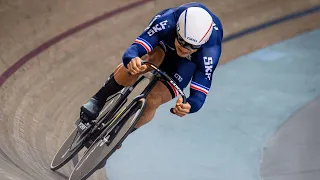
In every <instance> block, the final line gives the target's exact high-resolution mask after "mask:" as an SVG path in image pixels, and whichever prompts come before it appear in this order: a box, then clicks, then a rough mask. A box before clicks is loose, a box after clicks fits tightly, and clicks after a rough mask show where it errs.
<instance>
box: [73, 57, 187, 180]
mask: <svg viewBox="0 0 320 180" xmlns="http://www.w3.org/2000/svg"><path fill="white" fill-rule="evenodd" d="M142 64H146V65H147V66H149V67H151V68H152V69H153V70H152V71H149V72H147V73H145V74H143V75H142V76H140V77H139V78H138V79H137V81H136V82H135V83H134V84H133V85H132V86H129V87H128V88H126V89H125V90H124V91H123V92H122V93H121V94H120V97H119V98H118V99H117V100H116V103H114V104H111V105H114V106H113V107H111V108H110V110H109V113H108V114H107V115H106V117H112V119H110V120H109V121H108V122H107V123H106V125H105V126H104V128H103V130H102V131H100V132H99V135H98V136H97V137H96V138H95V140H94V142H92V143H91V145H90V147H89V148H88V149H87V150H86V152H85V154H84V155H83V156H82V158H81V159H80V160H79V162H78V163H77V165H76V166H75V167H74V169H73V171H72V173H71V175H70V177H69V180H83V179H87V178H88V177H90V176H91V175H92V174H93V173H94V172H95V171H96V170H98V169H100V168H102V167H104V166H105V164H106V161H107V159H108V158H109V157H110V156H111V155H112V154H113V153H114V152H115V151H116V150H117V149H118V147H119V145H121V144H122V142H123V141H124V140H125V139H126V138H127V136H128V135H129V134H130V133H131V131H132V130H133V128H134V126H135V125H136V123H137V122H138V121H139V119H140V117H141V116H142V114H143V112H144V110H145V107H146V97H147V95H148V94H149V93H150V92H151V90H152V89H153V88H154V86H155V85H156V83H157V82H158V81H166V82H168V83H170V84H172V85H173V86H174V87H175V88H176V89H177V91H178V92H179V94H180V95H181V96H182V98H183V103H186V95H185V94H184V92H183V91H182V90H181V89H180V88H179V87H178V86H177V84H176V83H175V82H174V80H172V79H171V78H170V77H169V76H168V75H167V74H166V73H165V72H163V71H162V70H160V69H159V68H157V67H156V66H155V65H154V64H152V63H150V62H146V61H143V62H142ZM145 78H147V79H149V80H150V81H149V83H148V84H147V86H146V87H145V88H144V89H143V91H142V93H140V94H139V95H138V96H136V97H135V98H133V100H132V101H131V102H130V103H129V104H128V105H127V106H125V107H122V106H123V104H124V103H123V102H124V101H127V97H128V95H129V94H130V93H131V92H132V91H133V89H134V88H135V87H136V86H137V85H138V84H139V83H140V82H141V81H142V80H143V79H145ZM119 108H122V109H121V110H120V109H119ZM115 112H117V113H115ZM170 112H171V113H173V108H171V109H170Z"/></svg>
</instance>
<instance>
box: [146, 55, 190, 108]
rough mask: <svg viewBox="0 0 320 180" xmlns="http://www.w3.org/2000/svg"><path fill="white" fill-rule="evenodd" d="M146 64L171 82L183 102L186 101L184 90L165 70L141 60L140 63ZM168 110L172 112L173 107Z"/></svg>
mask: <svg viewBox="0 0 320 180" xmlns="http://www.w3.org/2000/svg"><path fill="white" fill-rule="evenodd" d="M144 64H145V65H147V66H149V67H151V68H152V69H154V70H155V71H157V72H158V73H159V74H160V75H161V77H162V78H163V79H164V80H165V81H167V82H168V83H170V84H172V85H173V87H175V88H176V89H177V91H178V92H179V94H180V95H181V96H182V99H183V100H182V101H183V103H184V104H185V103H187V97H186V95H185V94H184V92H183V91H182V90H181V89H180V88H179V87H178V85H177V84H176V83H175V81H174V80H173V79H172V78H171V77H170V76H168V75H167V74H166V73H165V72H163V71H161V70H160V69H159V68H158V67H157V66H155V65H154V64H152V63H151V62H147V61H142V62H141V65H144ZM170 112H171V113H173V108H171V109H170Z"/></svg>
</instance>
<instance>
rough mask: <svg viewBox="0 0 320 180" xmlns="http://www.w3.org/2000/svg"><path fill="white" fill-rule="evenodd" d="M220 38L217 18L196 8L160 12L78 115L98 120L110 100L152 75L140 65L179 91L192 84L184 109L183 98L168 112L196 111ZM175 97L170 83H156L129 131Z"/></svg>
mask: <svg viewBox="0 0 320 180" xmlns="http://www.w3.org/2000/svg"><path fill="white" fill-rule="evenodd" d="M222 39H223V27H222V24H221V22H220V20H219V18H218V17H217V16H216V15H215V14H213V13H212V12H211V11H210V10H209V9H208V8H207V7H206V6H205V5H203V4H201V3H197V2H192V3H186V4H182V5H180V6H177V7H173V8H168V9H165V10H163V11H161V12H159V13H158V14H156V16H154V17H153V18H152V20H151V21H150V23H149V26H148V27H147V28H146V29H145V30H144V31H143V32H142V33H141V35H140V36H139V37H137V38H136V39H135V41H134V42H133V43H132V44H131V45H130V46H129V47H128V49H127V50H126V51H125V53H124V54H123V57H122V62H123V63H121V64H119V65H118V67H117V68H115V70H114V71H113V73H111V75H110V76H109V77H108V79H107V80H106V82H105V83H104V85H103V86H102V87H101V89H99V91H98V92H97V93H96V94H94V95H93V96H92V97H91V98H90V99H89V101H88V102H87V103H85V104H84V105H83V106H82V107H81V112H83V113H84V114H85V115H86V116H87V117H89V119H92V120H93V119H95V118H97V117H98V115H99V112H100V111H101V110H102V108H103V106H104V105H105V102H106V99H107V98H108V97H109V96H111V95H113V94H115V93H117V92H119V91H121V90H122V89H123V88H124V87H126V86H130V85H131V84H133V83H134V82H135V81H136V80H137V78H138V76H139V75H141V74H143V73H146V72H147V71H150V70H151V69H149V68H147V66H146V65H141V61H142V60H145V61H150V62H152V63H153V64H155V65H156V66H158V67H159V68H160V69H161V70H163V71H164V72H166V73H167V74H168V75H169V76H170V77H171V78H172V79H173V80H174V81H175V82H176V83H177V85H178V86H179V87H180V88H181V89H184V88H186V87H187V85H188V84H189V83H190V81H191V83H190V96H189V97H188V98H187V103H186V104H183V103H182V98H178V99H177V101H176V105H175V107H174V109H173V113H175V114H176V115H178V116H180V117H183V116H185V115H187V114H190V113H195V112H197V111H199V110H200V109H201V107H202V106H203V104H204V103H205V100H206V96H207V95H208V93H209V90H210V87H211V82H212V75H213V72H214V70H215V69H216V67H217V65H218V62H219V58H220V55H221V43H222ZM128 72H129V73H128ZM177 95H178V92H177V91H176V89H175V88H174V87H173V86H171V84H169V83H165V82H162V81H159V82H158V83H157V84H156V86H155V87H154V88H153V90H152V91H151V92H150V94H149V95H148V97H147V106H146V110H145V112H144V114H143V115H142V116H141V118H140V120H139V121H138V123H137V124H136V126H135V128H134V130H136V129H138V128H140V127H141V126H143V125H144V124H146V123H148V122H149V121H151V120H152V118H153V117H154V115H155V113H156V110H157V108H158V107H159V106H160V105H162V104H164V103H166V102H168V101H170V100H172V99H174V98H175V97H176V96H177ZM134 130H133V131H134Z"/></svg>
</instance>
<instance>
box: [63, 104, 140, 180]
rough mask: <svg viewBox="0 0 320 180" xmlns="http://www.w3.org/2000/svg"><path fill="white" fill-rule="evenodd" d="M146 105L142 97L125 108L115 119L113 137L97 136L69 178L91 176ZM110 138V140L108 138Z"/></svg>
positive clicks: (124, 135) (129, 129) (133, 124)
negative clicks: (115, 131) (115, 129)
mask: <svg viewBox="0 0 320 180" xmlns="http://www.w3.org/2000/svg"><path fill="white" fill-rule="evenodd" d="M145 106H146V99H144V98H142V99H140V100H138V101H136V102H135V103H133V104H132V106H130V107H128V108H126V109H125V110H124V111H123V113H121V115H120V117H119V118H118V119H116V120H115V121H118V122H119V123H118V125H117V126H115V128H117V133H116V135H115V137H114V138H112V137H111V136H110V135H109V134H106V135H104V136H99V137H101V138H97V139H96V140H95V141H94V142H93V143H92V145H91V146H90V147H89V149H88V150H87V151H86V154H85V155H84V156H83V157H82V158H81V160H80V161H79V162H78V163H77V165H76V166H75V168H74V170H73V172H72V173H71V175H70V178H69V180H83V179H86V178H88V177H89V176H91V175H92V174H93V173H94V172H95V171H96V170H97V169H99V168H100V166H101V164H104V162H105V161H106V160H107V159H108V158H109V157H110V156H111V155H112V154H113V152H114V151H115V150H116V149H117V147H118V146H119V145H120V144H121V143H122V142H123V141H124V140H125V138H126V137H127V136H128V135H129V134H130V132H131V131H132V129H133V128H134V126H135V124H136V123H137V122H138V120H139V119H140V117H141V115H142V114H143V112H144V109H145ZM111 138H112V140H111V142H110V139H111Z"/></svg>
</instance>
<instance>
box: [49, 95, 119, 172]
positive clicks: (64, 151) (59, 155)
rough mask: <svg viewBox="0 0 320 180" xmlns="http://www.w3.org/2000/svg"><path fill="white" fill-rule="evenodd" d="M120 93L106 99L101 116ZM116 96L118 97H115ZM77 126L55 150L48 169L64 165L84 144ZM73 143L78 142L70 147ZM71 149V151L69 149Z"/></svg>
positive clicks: (108, 109)
mask: <svg viewBox="0 0 320 180" xmlns="http://www.w3.org/2000/svg"><path fill="white" fill-rule="evenodd" d="M121 96H122V94H121V93H117V94H115V95H114V96H112V97H111V98H109V99H108V100H107V102H109V101H110V100H111V102H109V103H108V104H106V106H105V107H104V108H103V110H102V111H101V113H100V115H99V116H101V117H104V116H106V115H107V114H108V113H109V111H110V110H111V109H112V107H113V106H112V103H114V102H117V101H114V100H119V99H120V98H121ZM116 97H118V98H116ZM78 132H79V131H78V128H77V127H75V128H74V129H73V131H72V132H71V133H70V135H69V136H68V137H67V138H66V139H65V141H64V142H63V144H62V145H61V146H60V148H59V150H58V151H57V152H56V154H55V156H54V157H53V159H52V161H51V164H50V169H51V170H53V171H55V170H57V169H59V168H61V167H62V166H64V165H65V164H66V163H68V162H69V161H70V160H71V159H72V158H73V157H74V156H75V155H76V154H77V153H78V152H79V151H80V150H81V149H82V148H83V147H84V146H86V144H85V143H84V140H86V138H85V137H81V138H80V139H79V136H80V135H82V134H80V133H78ZM74 143H78V144H77V145H76V146H75V147H72V146H73V145H74ZM71 147H72V148H71ZM70 149H72V150H71V151H69V150H70Z"/></svg>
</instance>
